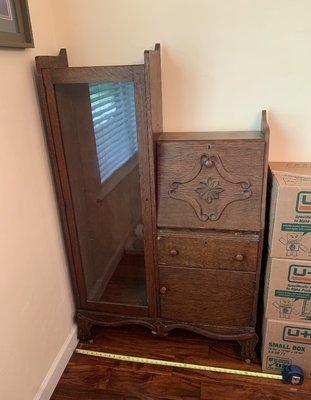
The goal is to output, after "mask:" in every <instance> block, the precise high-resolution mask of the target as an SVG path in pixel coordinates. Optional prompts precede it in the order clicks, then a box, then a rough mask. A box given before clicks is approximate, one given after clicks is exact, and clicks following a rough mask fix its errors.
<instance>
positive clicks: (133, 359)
mask: <svg viewBox="0 0 311 400" xmlns="http://www.w3.org/2000/svg"><path fill="white" fill-rule="evenodd" d="M76 353H78V354H84V355H87V356H92V357H102V358H109V359H110V360H117V361H125V362H132V363H139V364H151V365H160V366H167V367H176V368H185V369H195V370H200V371H208V372H220V373H223V374H233V375H244V376H254V377H256V378H267V379H277V380H282V376H281V375H274V374H265V373H263V372H254V371H244V370H239V369H231V368H220V367H210V366H208V365H198V364H187V363H182V362H175V361H166V360H157V359H155V358H143V357H133V356H128V355H123V354H113V353H102V352H100V351H92V350H85V349H76Z"/></svg>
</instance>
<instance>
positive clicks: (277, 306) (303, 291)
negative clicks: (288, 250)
mask: <svg viewBox="0 0 311 400" xmlns="http://www.w3.org/2000/svg"><path fill="white" fill-rule="evenodd" d="M264 306H265V318H269V319H280V320H282V321H284V322H286V321H299V322H300V321H302V322H306V321H310V326H311V261H298V260H287V259H280V258H269V259H268V263H267V270H266V276H265V292H264Z"/></svg>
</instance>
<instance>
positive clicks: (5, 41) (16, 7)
mask: <svg viewBox="0 0 311 400" xmlns="http://www.w3.org/2000/svg"><path fill="white" fill-rule="evenodd" d="M0 47H12V48H14V47H16V48H28V47H34V40H33V35H32V29H31V22H30V15H29V7H28V2H27V0H0Z"/></svg>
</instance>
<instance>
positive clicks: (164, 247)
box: [157, 234, 258, 271]
mask: <svg viewBox="0 0 311 400" xmlns="http://www.w3.org/2000/svg"><path fill="white" fill-rule="evenodd" d="M157 239H158V240H157V245H158V262H159V264H164V265H178V266H184V267H197V268H211V269H224V270H233V271H256V269H257V253H258V236H256V235H252V236H251V235H250V236H248V238H243V237H242V235H240V236H236V235H212V234H210V235H208V234H207V235H199V236H185V235H172V234H166V235H158V237H157Z"/></svg>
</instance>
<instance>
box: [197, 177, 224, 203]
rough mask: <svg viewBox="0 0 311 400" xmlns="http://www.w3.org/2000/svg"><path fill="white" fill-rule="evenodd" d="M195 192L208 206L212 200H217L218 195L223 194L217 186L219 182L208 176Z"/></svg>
mask: <svg viewBox="0 0 311 400" xmlns="http://www.w3.org/2000/svg"><path fill="white" fill-rule="evenodd" d="M195 191H196V192H197V193H198V194H199V196H200V198H201V199H202V200H205V201H207V202H208V203H209V204H210V203H211V202H212V201H213V200H217V199H219V194H220V193H221V192H223V191H224V189H223V188H222V187H221V186H220V185H219V180H217V179H215V178H212V177H211V176H209V177H208V178H207V179H204V180H202V181H201V182H200V184H199V186H198V187H197V188H196V189H195Z"/></svg>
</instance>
